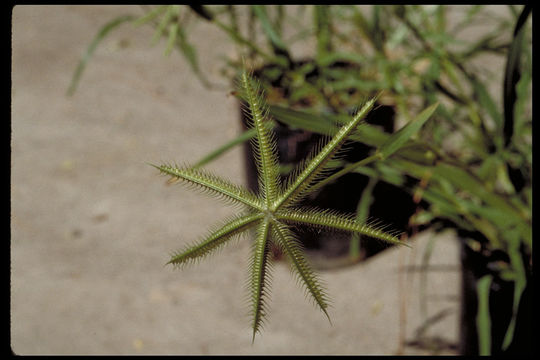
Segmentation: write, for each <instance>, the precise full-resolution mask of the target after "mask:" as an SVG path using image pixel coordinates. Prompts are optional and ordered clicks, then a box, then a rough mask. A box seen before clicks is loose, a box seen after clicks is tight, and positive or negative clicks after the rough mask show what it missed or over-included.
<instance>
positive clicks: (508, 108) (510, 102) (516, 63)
mask: <svg viewBox="0 0 540 360" xmlns="http://www.w3.org/2000/svg"><path fill="white" fill-rule="evenodd" d="M531 11H532V6H530V5H525V7H524V8H523V11H522V12H521V14H520V16H519V18H518V20H517V23H516V27H515V29H514V40H513V41H512V44H511V45H510V50H509V51H508V56H507V60H506V69H505V72H504V94H503V104H504V127H503V133H504V145H505V146H508V145H509V144H510V141H511V140H512V135H513V134H514V107H515V103H516V84H517V83H518V82H519V78H520V76H521V71H520V59H521V48H522V46H523V41H524V39H525V32H524V31H523V29H524V25H525V23H526V21H527V18H528V16H529V15H530V13H531Z"/></svg>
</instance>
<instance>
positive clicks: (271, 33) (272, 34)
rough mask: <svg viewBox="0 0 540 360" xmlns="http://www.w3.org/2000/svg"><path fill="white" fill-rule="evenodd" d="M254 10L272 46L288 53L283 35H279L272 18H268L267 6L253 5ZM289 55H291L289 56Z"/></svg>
mask: <svg viewBox="0 0 540 360" xmlns="http://www.w3.org/2000/svg"><path fill="white" fill-rule="evenodd" d="M252 8H253V12H254V14H255V15H256V16H257V18H258V19H259V21H260V22H261V26H262V29H263V31H264V33H265V35H266V37H267V38H268V40H269V41H270V43H271V44H272V46H273V47H274V48H275V49H279V50H280V51H281V52H283V53H284V54H288V50H287V45H286V44H285V42H284V41H283V40H282V39H281V37H280V36H279V35H278V33H277V32H276V30H274V26H273V25H272V23H271V22H270V19H268V15H267V14H266V8H265V6H264V5H252ZM287 57H289V56H287Z"/></svg>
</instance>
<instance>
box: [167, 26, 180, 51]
mask: <svg viewBox="0 0 540 360" xmlns="http://www.w3.org/2000/svg"><path fill="white" fill-rule="evenodd" d="M177 34H178V23H177V22H174V23H172V24H170V25H169V37H168V38H167V46H166V47H165V56H169V55H170V54H171V51H172V50H173V48H174V44H175V43H176V35H177Z"/></svg>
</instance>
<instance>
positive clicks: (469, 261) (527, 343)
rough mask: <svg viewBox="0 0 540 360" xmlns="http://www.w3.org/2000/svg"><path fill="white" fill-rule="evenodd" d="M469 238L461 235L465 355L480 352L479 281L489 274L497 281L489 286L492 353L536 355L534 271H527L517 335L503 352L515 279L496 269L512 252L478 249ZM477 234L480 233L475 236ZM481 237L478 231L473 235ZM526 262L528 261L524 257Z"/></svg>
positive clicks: (515, 333) (462, 350) (517, 321)
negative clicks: (474, 248)
mask: <svg viewBox="0 0 540 360" xmlns="http://www.w3.org/2000/svg"><path fill="white" fill-rule="evenodd" d="M468 235H469V237H461V240H462V241H461V244H462V245H461V264H462V302H461V326H460V328H461V335H460V353H461V354H462V355H478V354H479V340H478V329H477V324H476V318H477V314H478V292H477V284H478V280H479V279H480V278H482V277H483V276H485V275H492V276H493V281H492V283H491V286H490V289H489V313H490V321H491V354H492V355H525V354H532V293H531V289H530V286H531V281H532V279H531V278H530V277H531V275H532V272H531V270H530V269H528V270H527V273H528V277H529V279H527V287H526V288H525V290H524V292H523V294H522V296H521V300H520V304H519V311H518V314H517V319H516V327H515V332H514V338H513V341H512V343H511V344H510V346H509V347H508V348H507V349H506V350H505V351H503V350H502V345H503V340H504V336H505V334H506V331H507V329H508V325H509V323H510V320H511V317H512V302H513V296H514V282H511V281H505V280H503V279H501V278H500V277H499V276H498V275H497V273H496V272H495V271H493V269H494V266H493V264H495V263H496V262H509V259H508V255H507V254H506V253H504V252H502V251H494V252H492V253H488V252H486V251H475V250H473V249H471V248H470V247H469V246H468V245H467V242H466V239H467V238H470V235H471V234H470V233H469V234H468ZM475 235H476V236H475ZM472 236H475V238H477V239H481V236H479V235H478V234H472ZM524 261H525V263H527V262H528V260H527V259H525V258H524Z"/></svg>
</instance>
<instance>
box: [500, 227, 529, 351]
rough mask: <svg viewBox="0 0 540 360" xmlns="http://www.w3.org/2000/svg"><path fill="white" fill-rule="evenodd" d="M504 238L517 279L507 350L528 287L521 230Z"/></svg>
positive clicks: (509, 233) (506, 338)
mask: <svg viewBox="0 0 540 360" xmlns="http://www.w3.org/2000/svg"><path fill="white" fill-rule="evenodd" d="M504 236H505V240H506V241H507V243H508V255H509V257H510V264H511V265H512V270H513V272H514V277H515V280H514V298H513V304H512V318H511V320H510V324H509V325H508V329H507V331H506V334H505V336H504V339H503V344H502V349H503V350H506V349H507V348H508V347H509V346H510V344H511V343H512V340H513V339H514V332H515V328H516V320H517V313H518V310H519V304H520V300H521V295H522V294H523V291H524V290H525V287H526V286H527V277H526V270H525V264H523V259H522V257H521V252H520V250H519V248H520V245H521V241H520V240H521V239H520V236H521V234H519V230H517V231H516V230H514V231H511V232H506V233H505V235H504Z"/></svg>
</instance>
